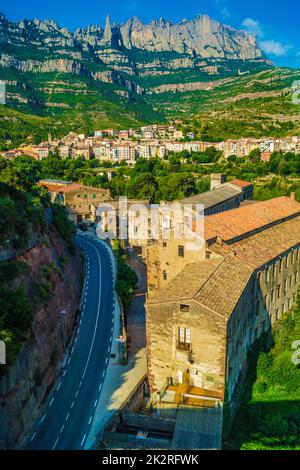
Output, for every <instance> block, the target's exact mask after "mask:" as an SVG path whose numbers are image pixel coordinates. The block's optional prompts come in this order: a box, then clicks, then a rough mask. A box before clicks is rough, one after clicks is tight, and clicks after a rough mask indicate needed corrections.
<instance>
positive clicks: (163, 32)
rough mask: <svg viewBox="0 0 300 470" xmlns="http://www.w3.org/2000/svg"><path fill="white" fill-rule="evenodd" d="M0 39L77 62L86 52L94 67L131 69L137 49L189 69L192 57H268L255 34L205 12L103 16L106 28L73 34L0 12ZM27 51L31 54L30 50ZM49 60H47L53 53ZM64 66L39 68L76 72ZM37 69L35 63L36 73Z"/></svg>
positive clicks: (4, 63) (54, 25) (8, 62)
mask: <svg viewBox="0 0 300 470" xmlns="http://www.w3.org/2000/svg"><path fill="white" fill-rule="evenodd" d="M0 42H1V43H6V44H11V45H13V46H21V45H22V46H26V47H27V48H28V47H29V46H33V47H34V48H38V49H39V50H40V51H43V52H44V53H45V54H46V55H49V54H51V53H52V54H55V55H57V54H68V55H69V54H71V57H72V59H73V60H79V61H80V60H85V59H86V58H87V56H88V57H89V59H90V60H93V61H94V62H95V64H98V66H100V64H102V65H103V64H110V65H112V66H113V65H117V64H119V63H120V62H121V63H122V62H123V64H125V63H126V66H127V68H128V67H129V68H130V69H131V70H132V71H134V72H136V69H137V65H139V64H140V61H139V59H138V58H137V57H135V58H134V57H132V51H134V50H135V49H137V50H139V51H141V52H142V53H145V51H147V52H149V53H175V54H176V55H178V57H175V59H176V60H177V62H176V60H175V61H174V62H173V67H172V68H174V69H176V68H182V67H183V68H190V67H193V66H194V63H195V59H210V60H241V61H248V60H251V61H256V60H257V61H267V59H266V57H265V56H264V54H263V52H262V51H261V49H260V48H259V46H258V44H257V42H256V38H255V37H254V36H251V35H249V34H246V33H245V32H243V31H238V30H235V29H234V28H231V27H230V26H226V25H222V24H220V23H219V22H217V21H214V20H212V19H211V18H209V17H208V16H198V17H196V18H195V19H194V20H191V21H187V20H183V21H181V22H180V23H178V24H173V23H171V22H169V21H165V20H164V19H160V20H159V21H152V22H151V23H149V24H143V23H142V22H141V21H140V20H139V19H138V18H136V17H134V18H132V19H130V20H128V21H127V22H126V23H125V24H122V25H112V24H111V22H110V18H109V17H107V19H106V24H105V28H104V29H102V28H101V26H98V25H90V26H87V27H86V28H84V29H78V30H77V31H75V33H71V32H69V31H68V30H67V29H66V28H61V27H60V26H59V25H58V24H57V23H56V22H54V21H49V20H46V21H40V20H38V19H34V20H22V21H20V22H19V23H12V22H9V21H8V20H7V19H6V18H5V17H4V16H3V15H0ZM53 49H55V50H53ZM69 49H71V50H69ZM27 53H28V55H30V50H28V51H27ZM1 55H2V62H1V65H2V66H18V63H16V62H15V61H14V60H13V59H11V60H9V59H8V58H7V56H6V58H5V57H3V55H4V56H5V52H2V54H1ZM118 56H119V57H118ZM47 60H48V62H49V61H50V60H51V57H47ZM32 66H33V67H34V64H32ZM64 67H65V68H64V69H63V67H54V68H51V65H49V64H48V65H47V64H46V65H45V67H44V68H42V71H51V70H59V71H65V72H66V73H70V72H71V73H72V71H74V72H75V73H77V72H78V67H79V65H77V66H76V65H74V64H69V62H67V61H65V63H64ZM25 70H30V71H32V70H34V69H32V67H29V68H28V69H27V68H25ZM40 70H41V67H40V66H39V64H37V69H36V71H40Z"/></svg>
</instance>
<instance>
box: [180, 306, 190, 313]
mask: <svg viewBox="0 0 300 470" xmlns="http://www.w3.org/2000/svg"><path fill="white" fill-rule="evenodd" d="M180 310H181V312H189V311H190V306H189V305H185V304H181V305H180Z"/></svg>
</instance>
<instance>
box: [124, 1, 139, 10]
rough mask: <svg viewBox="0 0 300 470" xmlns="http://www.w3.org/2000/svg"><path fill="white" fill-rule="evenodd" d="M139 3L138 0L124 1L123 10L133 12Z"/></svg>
mask: <svg viewBox="0 0 300 470" xmlns="http://www.w3.org/2000/svg"><path fill="white" fill-rule="evenodd" d="M137 7H138V4H137V1H136V0H129V1H127V2H125V3H124V5H123V10H125V11H130V12H133V11H135V10H136V9H137Z"/></svg>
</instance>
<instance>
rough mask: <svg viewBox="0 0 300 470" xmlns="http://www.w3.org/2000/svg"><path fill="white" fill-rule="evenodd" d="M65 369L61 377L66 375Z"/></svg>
mask: <svg viewBox="0 0 300 470" xmlns="http://www.w3.org/2000/svg"><path fill="white" fill-rule="evenodd" d="M66 372H67V369H65V370H64V373H63V377H64V376H65V375H66Z"/></svg>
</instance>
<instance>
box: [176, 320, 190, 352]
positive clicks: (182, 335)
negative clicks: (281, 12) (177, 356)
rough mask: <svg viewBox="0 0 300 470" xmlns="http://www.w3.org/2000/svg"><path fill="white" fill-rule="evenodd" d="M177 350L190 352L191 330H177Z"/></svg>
mask: <svg viewBox="0 0 300 470" xmlns="http://www.w3.org/2000/svg"><path fill="white" fill-rule="evenodd" d="M178 349H183V350H185V351H190V350H191V330H190V329H189V328H183V327H181V326H180V327H179V328H178Z"/></svg>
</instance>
